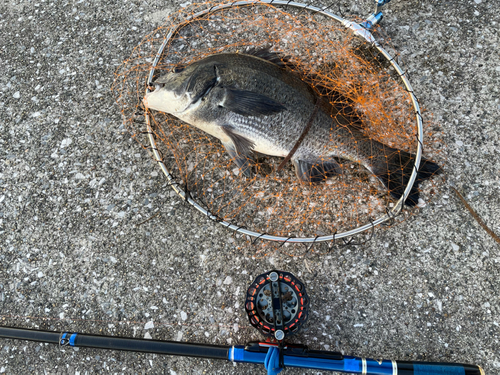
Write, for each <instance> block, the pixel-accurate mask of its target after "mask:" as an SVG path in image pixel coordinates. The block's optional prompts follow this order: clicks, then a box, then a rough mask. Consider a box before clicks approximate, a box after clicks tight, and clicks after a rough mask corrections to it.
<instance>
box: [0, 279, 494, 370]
mask: <svg viewBox="0 0 500 375" xmlns="http://www.w3.org/2000/svg"><path fill="white" fill-rule="evenodd" d="M245 310H246V312H247V316H248V318H249V321H250V324H251V325H252V326H253V327H255V328H257V329H258V330H259V331H260V332H261V333H262V334H264V335H265V336H267V337H268V341H265V342H257V341H256V342H249V343H247V344H246V345H234V346H226V345H209V344H193V343H184V342H178V341H159V340H148V339H136V338H127V337H113V336H101V335H87V334H83V333H77V332H63V333H60V332H53V331H41V330H33V329H24V328H14V327H0V338H7V339H20V340H30V341H38V342H45V343H51V344H56V345H59V346H60V347H66V346H71V347H86V348H97V349H110V350H125V351H133V352H144V353H155V354H165V355H176V356H187V357H197V358H209V359H220V360H228V361H231V362H236V363H253V364H261V365H264V367H265V369H266V370H267V373H268V375H276V374H278V373H279V372H280V371H281V370H283V369H284V368H285V367H297V368H303V369H313V370H329V371H337V372H341V373H349V374H362V375H444V374H446V375H484V374H485V373H484V370H483V369H482V368H481V367H480V366H476V365H468V364H459V363H437V362H412V361H396V360H385V359H384V360H374V359H370V358H361V357H353V356H346V355H343V354H342V353H339V352H332V351H324V350H312V349H309V348H308V347H307V346H306V345H300V344H290V343H285V339H286V338H287V337H290V336H292V335H294V334H296V333H297V332H298V331H299V329H300V327H301V326H303V325H304V323H305V322H306V321H307V317H308V312H309V298H308V296H307V292H306V289H305V285H304V284H303V283H302V282H300V281H299V280H298V279H297V278H296V277H295V276H294V275H292V274H291V273H289V272H285V271H277V270H273V271H270V272H266V273H264V274H262V275H259V276H258V277H257V278H256V279H255V280H254V282H253V283H252V284H251V285H250V287H249V288H248V290H247V295H246V301H245Z"/></svg>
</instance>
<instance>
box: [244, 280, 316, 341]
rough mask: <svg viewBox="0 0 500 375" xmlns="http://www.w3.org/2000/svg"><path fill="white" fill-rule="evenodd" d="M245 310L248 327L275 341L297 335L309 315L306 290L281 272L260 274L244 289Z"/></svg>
mask: <svg viewBox="0 0 500 375" xmlns="http://www.w3.org/2000/svg"><path fill="white" fill-rule="evenodd" d="M245 310H246V312H247V315H248V319H249V321H250V324H251V325H252V326H253V327H255V328H257V329H258V330H259V331H260V332H261V333H262V334H263V335H265V336H270V337H273V338H274V339H276V340H278V341H282V340H284V339H285V338H286V337H288V336H290V335H293V334H295V333H297V332H298V330H299V329H300V327H301V326H302V325H303V324H304V323H305V322H306V320H307V318H308V316H309V298H308V296H307V293H306V288H305V286H304V284H303V283H302V282H300V281H299V280H298V279H297V278H296V277H295V276H294V275H293V274H291V273H290V272H285V271H276V270H273V271H270V272H266V273H263V274H262V275H260V276H257V278H256V279H255V280H254V282H253V283H252V284H251V285H250V287H249V288H248V290H247V296H246V300H245Z"/></svg>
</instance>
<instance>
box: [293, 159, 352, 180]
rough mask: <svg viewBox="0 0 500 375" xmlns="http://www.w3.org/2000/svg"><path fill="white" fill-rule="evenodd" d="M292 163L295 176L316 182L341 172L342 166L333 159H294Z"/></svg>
mask: <svg viewBox="0 0 500 375" xmlns="http://www.w3.org/2000/svg"><path fill="white" fill-rule="evenodd" d="M292 163H293V165H294V166H295V173H296V174H297V177H298V178H299V179H300V180H302V181H304V182H312V183H317V182H321V181H324V180H326V179H327V178H328V177H333V176H336V175H338V174H341V173H342V168H341V167H340V165H339V164H338V163H337V161H335V159H327V160H322V159H312V160H303V159H294V158H292Z"/></svg>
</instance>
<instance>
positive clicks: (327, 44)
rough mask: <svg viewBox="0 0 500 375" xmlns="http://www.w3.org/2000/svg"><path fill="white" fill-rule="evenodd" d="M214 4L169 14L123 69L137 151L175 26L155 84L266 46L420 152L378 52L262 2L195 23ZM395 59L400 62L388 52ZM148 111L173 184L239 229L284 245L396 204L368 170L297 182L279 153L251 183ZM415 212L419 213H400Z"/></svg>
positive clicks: (377, 129) (125, 104)
mask: <svg viewBox="0 0 500 375" xmlns="http://www.w3.org/2000/svg"><path fill="white" fill-rule="evenodd" d="M216 5H218V4H216V3H205V4H198V5H193V6H190V7H188V8H184V9H182V10H180V11H178V12H177V13H175V14H172V15H170V16H169V18H168V19H167V21H166V23H165V24H164V25H163V26H161V27H160V28H158V29H157V30H155V31H154V32H153V33H151V34H150V35H148V36H146V37H145V38H144V39H143V40H142V42H141V43H140V44H139V45H138V46H137V47H136V48H135V49H134V50H133V52H132V55H131V56H130V58H129V59H127V60H126V61H125V62H124V63H123V64H122V65H121V66H120V68H119V69H118V71H117V73H116V78H115V83H114V85H113V90H114V92H115V94H116V97H117V103H118V104H119V105H120V107H121V110H122V113H123V117H124V123H125V125H126V126H127V128H128V130H129V131H130V132H131V134H132V137H133V138H135V139H136V140H137V141H138V142H139V143H140V144H141V145H142V147H144V148H146V149H149V150H151V146H150V144H149V142H148V140H147V127H146V124H145V121H144V111H145V110H146V109H145V108H144V106H143V104H142V99H143V97H144V94H145V91H146V88H147V79H148V75H149V73H150V70H151V68H152V63H153V61H154V58H155V56H156V55H157V54H158V51H159V49H160V46H161V45H162V43H163V42H164V40H165V38H166V36H167V35H168V34H169V32H170V31H171V30H172V29H173V28H174V27H178V26H179V25H180V27H178V28H177V30H176V32H175V33H173V35H171V37H170V39H169V40H168V42H167V44H166V45H165V47H164V49H163V53H162V55H161V58H160V60H159V62H158V64H157V66H156V69H155V76H154V78H155V79H156V78H158V77H159V76H160V75H162V74H163V73H165V72H168V71H171V70H172V69H173V68H174V67H179V66H185V65H187V64H189V63H192V62H194V61H197V60H200V59H202V58H204V57H207V56H209V55H213V54H217V53H235V52H237V53H245V52H246V51H248V50H249V49H253V50H258V49H264V48H268V49H271V50H272V51H274V52H278V53H279V54H280V56H282V57H283V58H285V57H286V59H287V60H288V65H289V67H288V68H286V69H291V70H294V71H295V74H299V75H300V76H301V77H302V79H303V80H306V81H307V82H308V83H309V84H310V85H311V86H312V87H315V88H316V90H317V91H318V92H321V95H323V96H325V97H327V98H328V100H329V101H330V102H332V103H333V102H335V101H338V100H347V101H348V104H349V105H350V106H352V107H353V108H354V109H355V111H357V113H358V114H359V117H360V118H361V120H362V128H363V132H364V133H365V134H367V135H368V136H369V137H370V138H371V139H374V140H376V141H379V142H381V143H383V144H385V145H388V146H390V147H393V148H396V149H399V150H404V151H407V152H411V153H414V152H415V151H416V149H417V138H416V134H417V130H416V127H415V110H414V107H413V106H412V102H411V98H410V95H409V93H408V92H407V90H406V89H405V87H404V86H403V85H402V83H401V80H400V78H399V76H398V74H396V72H395V71H394V69H393V68H392V66H391V64H390V63H389V62H388V61H387V60H386V59H385V58H384V57H383V56H382V55H381V54H380V53H379V51H378V50H377V49H376V48H374V47H373V46H372V45H370V44H369V43H367V42H366V41H364V40H362V39H361V38H359V37H356V36H355V35H354V34H353V33H352V32H351V31H349V30H347V29H346V28H345V27H344V26H342V25H341V24H340V23H339V22H336V21H334V20H332V19H331V18H328V17H325V16H323V15H321V14H317V13H316V14H314V13H311V12H308V11H305V10H300V9H295V8H294V9H291V8H290V7H286V9H285V8H278V7H275V6H273V5H270V4H264V3H259V2H256V3H253V4H250V5H245V6H238V7H234V6H233V7H229V8H225V9H221V10H218V11H215V12H208V13H207V14H205V15H203V16H201V17H196V18H192V16H193V14H196V13H197V12H199V11H201V10H206V9H210V8H211V7H213V6H216ZM186 19H189V21H188V22H186ZM377 33H378V32H377V31H376V32H375V35H376V37H377V39H378V41H379V43H383V44H384V47H385V48H386V49H387V48H390V43H389V41H388V38H387V37H386V36H380V35H377ZM391 53H392V54H393V56H394V51H393V49H392V50H391ZM339 98H340V99H339ZM147 111H148V116H149V119H150V124H151V127H152V131H153V133H154V137H155V140H156V146H155V147H156V148H157V149H158V152H159V155H161V160H162V161H163V163H164V164H165V166H166V167H167V169H168V170H169V172H170V174H171V175H172V176H173V177H174V179H175V181H174V184H176V186H177V187H178V188H180V189H182V190H183V191H186V192H189V195H190V197H191V198H193V199H194V200H195V201H196V202H197V203H198V204H199V205H200V206H202V207H204V208H205V209H206V210H207V211H208V212H210V213H211V214H212V215H213V216H215V217H217V218H218V220H224V221H226V222H229V223H232V224H234V225H235V226H237V227H242V228H247V229H250V230H252V231H254V232H257V233H261V234H264V233H266V234H270V235H274V236H282V237H286V238H289V237H313V238H315V237H317V236H324V235H331V234H334V233H340V232H343V231H349V230H352V229H354V228H357V227H359V226H361V225H365V224H367V223H370V222H372V221H373V220H374V219H376V218H378V217H381V216H382V215H385V214H386V212H387V211H388V210H389V209H390V207H393V206H394V204H395V202H396V200H395V199H394V198H392V197H391V196H390V194H388V191H387V188H386V187H385V186H383V184H382V183H381V182H380V181H379V180H378V179H377V178H376V177H375V176H374V175H373V174H371V173H370V172H369V171H368V170H367V169H366V168H364V167H363V166H361V165H359V164H358V163H356V162H351V161H349V160H345V159H338V162H339V163H340V166H341V169H342V171H341V173H340V174H338V175H336V176H333V177H329V178H327V179H326V180H325V181H323V182H321V183H305V182H302V181H300V180H299V179H298V178H297V176H296V174H295V171H294V168H293V166H292V164H291V163H290V162H289V163H287V165H286V167H285V168H284V169H283V170H281V171H277V169H278V165H279V164H280V163H281V162H282V160H283V158H279V157H271V156H265V155H259V156H257V157H256V158H255V165H254V167H253V171H254V173H253V174H252V176H251V177H245V176H244V175H243V174H242V172H241V170H240V169H239V168H238V167H237V166H236V165H235V164H234V163H233V161H232V160H231V157H230V156H229V155H228V154H227V153H226V152H225V149H224V146H223V145H222V144H221V142H220V141H219V140H218V139H217V138H214V137H212V136H210V135H208V134H207V133H205V132H203V131H201V130H199V129H197V128H196V127H194V126H191V125H189V124H186V123H183V122H182V121H180V120H178V119H176V118H175V117H173V116H171V115H167V114H165V113H162V112H157V111H149V110H147ZM304 126H305V124H304ZM431 127H432V128H434V129H435V128H436V126H435V124H431V125H430V124H429V122H428V121H426V122H424V128H425V140H424V143H425V148H424V152H425V154H424V157H425V158H427V159H431V160H436V161H438V163H439V164H442V162H443V154H444V153H443V152H442V150H443V145H442V142H440V139H439V136H440V135H439V132H430V131H429V130H430V128H431ZM402 168H405V166H404V165H402V166H401V169H402ZM435 183H436V180H434V181H433V182H431V183H428V182H426V183H425V184H420V188H425V189H426V190H425V191H424V192H422V193H421V196H423V197H424V199H429V198H430V197H431V196H432V195H433V194H434V193H435ZM403 189H404V187H403ZM411 211H415V209H411V210H404V211H403V213H404V212H406V215H408V214H409V212H411ZM401 217H403V218H404V217H405V215H401Z"/></svg>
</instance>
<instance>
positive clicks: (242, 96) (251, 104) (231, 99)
mask: <svg viewBox="0 0 500 375" xmlns="http://www.w3.org/2000/svg"><path fill="white" fill-rule="evenodd" d="M220 105H221V106H222V107H224V108H227V109H228V110H229V111H231V112H234V113H237V114H239V115H242V116H268V115H274V114H276V113H279V112H281V111H284V110H285V109H286V108H285V106H284V105H282V104H280V103H278V102H276V101H275V100H273V99H271V98H269V97H268V96H265V95H262V94H258V93H256V92H253V91H246V90H238V89H234V88H226V89H225V93H224V100H223V102H222V103H221V104H220Z"/></svg>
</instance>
